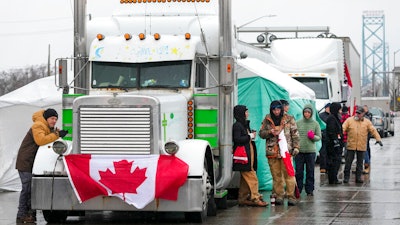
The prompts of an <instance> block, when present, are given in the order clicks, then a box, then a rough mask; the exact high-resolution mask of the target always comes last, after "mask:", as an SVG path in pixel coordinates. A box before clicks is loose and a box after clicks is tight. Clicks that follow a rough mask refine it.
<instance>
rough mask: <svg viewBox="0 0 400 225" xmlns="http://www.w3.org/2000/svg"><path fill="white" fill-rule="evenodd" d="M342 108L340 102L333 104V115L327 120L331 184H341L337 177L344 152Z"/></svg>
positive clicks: (328, 162)
mask: <svg viewBox="0 0 400 225" xmlns="http://www.w3.org/2000/svg"><path fill="white" fill-rule="evenodd" d="M341 110H342V106H341V105H340V103H338V102H333V103H332V104H331V106H330V112H331V114H330V115H329V116H328V118H327V120H326V135H327V145H326V150H327V165H328V167H327V172H328V179H329V184H341V183H342V182H341V181H339V180H338V178H337V175H338V171H339V168H340V164H341V162H342V160H341V159H342V152H343V130H342V123H341V122H340V118H341V116H340V114H341V113H342V112H341Z"/></svg>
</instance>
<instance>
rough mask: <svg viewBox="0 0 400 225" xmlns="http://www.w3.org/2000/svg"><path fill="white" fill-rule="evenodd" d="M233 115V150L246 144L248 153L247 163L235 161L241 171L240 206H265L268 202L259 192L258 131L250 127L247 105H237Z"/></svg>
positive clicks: (235, 167)
mask: <svg viewBox="0 0 400 225" xmlns="http://www.w3.org/2000/svg"><path fill="white" fill-rule="evenodd" d="M233 115H234V117H235V119H236V122H235V123H234V124H233V128H232V135H233V139H232V140H233V151H236V149H237V147H238V146H244V147H245V149H246V155H247V163H235V162H234V163H233V170H234V171H240V186H239V196H238V202H239V206H244V205H248V206H259V207H265V206H267V205H268V203H266V202H265V201H264V200H263V199H262V195H261V194H260V193H259V192H258V178H257V174H256V170H257V151H256V145H255V143H254V141H253V139H254V138H255V137H256V131H252V130H251V129H250V121H248V120H247V118H248V116H249V112H248V110H247V107H246V106H244V105H237V106H235V107H234V108H233Z"/></svg>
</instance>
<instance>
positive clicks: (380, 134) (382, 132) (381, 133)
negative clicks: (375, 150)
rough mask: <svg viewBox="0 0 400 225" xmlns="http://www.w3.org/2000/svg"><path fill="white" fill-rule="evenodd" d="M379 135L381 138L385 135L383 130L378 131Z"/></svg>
mask: <svg viewBox="0 0 400 225" xmlns="http://www.w3.org/2000/svg"><path fill="white" fill-rule="evenodd" d="M379 136H381V138H384V137H385V132H384V131H383V130H381V131H380V132H379Z"/></svg>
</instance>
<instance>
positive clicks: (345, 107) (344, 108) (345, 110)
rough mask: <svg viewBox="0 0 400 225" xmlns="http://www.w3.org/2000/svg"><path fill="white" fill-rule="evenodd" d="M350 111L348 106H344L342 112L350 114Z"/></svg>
mask: <svg viewBox="0 0 400 225" xmlns="http://www.w3.org/2000/svg"><path fill="white" fill-rule="evenodd" d="M348 111H349V108H348V107H347V106H345V105H344V106H343V107H342V112H344V113H346V112H348Z"/></svg>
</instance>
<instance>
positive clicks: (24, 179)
mask: <svg viewBox="0 0 400 225" xmlns="http://www.w3.org/2000/svg"><path fill="white" fill-rule="evenodd" d="M18 174H19V178H20V179H21V183H22V190H21V194H20V195H19V205H18V213H17V218H22V217H24V216H27V215H28V213H30V211H32V208H31V183H32V173H30V172H21V171H18Z"/></svg>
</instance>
